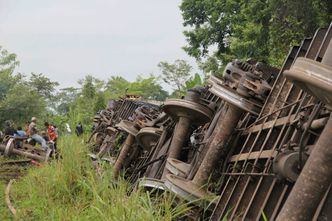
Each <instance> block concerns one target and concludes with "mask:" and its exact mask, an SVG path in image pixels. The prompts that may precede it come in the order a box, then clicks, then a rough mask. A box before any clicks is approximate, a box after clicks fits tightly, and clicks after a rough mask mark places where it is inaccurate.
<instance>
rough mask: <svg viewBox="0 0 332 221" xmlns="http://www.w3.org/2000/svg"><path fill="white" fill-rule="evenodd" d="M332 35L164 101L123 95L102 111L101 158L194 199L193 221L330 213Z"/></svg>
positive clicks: (138, 182) (138, 179)
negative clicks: (275, 63)
mask: <svg viewBox="0 0 332 221" xmlns="http://www.w3.org/2000/svg"><path fill="white" fill-rule="evenodd" d="M331 37H332V29H331V26H330V27H329V28H326V29H319V30H317V32H316V33H315V35H314V37H313V38H306V39H304V40H303V41H302V43H301V45H300V46H295V47H293V48H292V50H291V51H290V52H289V54H288V56H287V58H286V60H285V62H284V64H283V67H282V68H281V69H280V70H278V69H276V68H273V67H271V66H269V65H266V64H263V63H260V62H256V61H248V62H241V61H238V60H235V61H233V62H231V63H229V64H228V65H227V66H226V68H225V72H224V75H223V77H222V78H218V77H216V76H211V77H210V79H209V81H208V85H207V86H206V87H195V88H193V89H191V90H189V91H188V93H187V95H186V96H185V97H183V98H182V99H169V100H167V101H165V103H164V105H163V106H161V107H158V106H155V105H150V104H145V103H141V105H136V106H133V105H134V104H129V103H132V102H134V101H128V100H127V101H121V102H120V103H121V105H119V106H116V105H114V106H113V107H112V108H110V109H109V110H108V112H107V114H106V115H108V117H105V116H102V115H103V114H100V116H98V117H97V118H96V121H97V122H98V125H99V126H97V129H96V130H95V132H96V131H98V130H99V132H98V133H101V134H103V135H100V136H99V138H100V139H97V138H98V137H97V136H96V139H95V141H96V142H97V143H98V147H99V148H97V156H98V155H99V156H103V155H104V154H105V153H108V154H110V155H111V157H112V160H111V162H112V163H113V164H114V167H113V172H114V177H117V176H118V174H119V173H120V172H121V171H123V172H124V173H125V177H126V178H127V179H129V180H130V181H131V182H132V183H133V184H134V185H135V186H140V187H141V188H146V189H157V190H161V191H164V190H167V191H171V192H173V193H175V194H176V195H178V196H179V197H181V198H184V199H186V200H187V201H189V202H191V203H192V204H193V205H194V207H193V212H192V213H190V214H188V218H189V217H190V216H191V218H193V219H210V220H221V219H223V218H227V219H229V220H262V219H263V215H264V216H265V217H266V218H267V219H268V220H329V219H332V212H331V208H332V191H330V186H331V182H332V180H331V179H332V149H331V146H332V143H331V142H332V140H331V139H329V136H331V135H332V130H331V126H332V125H331V121H330V120H329V118H330V111H331V107H332V106H331V103H332V42H331ZM125 103H127V105H129V106H130V105H131V107H132V108H129V106H128V107H127V106H125V105H124V104H125ZM105 113H106V112H105ZM124 113H125V114H126V116H123V117H116V116H120V115H122V114H124ZM104 115H105V114H104ZM101 118H103V119H104V120H100V119H101ZM105 119H106V120H105ZM195 212H196V213H195Z"/></svg>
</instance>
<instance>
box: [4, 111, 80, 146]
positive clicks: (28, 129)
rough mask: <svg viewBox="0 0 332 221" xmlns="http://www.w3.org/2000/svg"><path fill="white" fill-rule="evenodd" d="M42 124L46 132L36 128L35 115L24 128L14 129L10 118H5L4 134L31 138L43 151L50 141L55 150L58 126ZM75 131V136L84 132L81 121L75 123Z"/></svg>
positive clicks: (68, 129)
mask: <svg viewBox="0 0 332 221" xmlns="http://www.w3.org/2000/svg"><path fill="white" fill-rule="evenodd" d="M44 126H45V131H46V133H45V132H44V134H43V133H41V132H40V131H39V130H38V129H37V118H36V117H32V118H31V121H28V122H27V123H26V125H25V128H24V129H23V128H22V127H17V128H16V129H15V128H14V123H13V122H12V121H10V120H7V121H6V122H5V128H4V129H5V130H4V135H9V136H13V137H22V138H31V139H33V140H34V141H35V142H36V143H39V144H40V145H41V147H42V148H43V149H44V150H45V151H48V150H49V146H48V145H47V142H50V143H52V144H53V147H54V149H55V150H56V147H57V146H56V144H57V139H58V128H57V127H56V126H55V125H53V124H50V123H48V122H45V123H44ZM66 126H67V131H68V133H70V132H71V131H70V127H69V125H68V124H66ZM75 133H76V135H77V136H81V135H82V134H83V133H84V130H83V125H82V124H81V122H79V123H78V124H77V125H76V128H75Z"/></svg>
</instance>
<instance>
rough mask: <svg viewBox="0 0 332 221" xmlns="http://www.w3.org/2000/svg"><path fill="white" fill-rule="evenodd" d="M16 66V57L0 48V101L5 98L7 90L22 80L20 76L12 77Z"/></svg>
mask: <svg viewBox="0 0 332 221" xmlns="http://www.w3.org/2000/svg"><path fill="white" fill-rule="evenodd" d="M18 64H19V62H18V61H17V60H16V55H15V54H13V53H9V52H8V51H7V50H5V49H3V48H2V47H1V46H0V101H1V100H3V99H4V98H5V97H6V94H7V92H8V91H9V89H10V88H12V87H13V86H14V85H15V84H16V83H18V82H20V81H21V80H22V78H23V76H22V75H16V76H14V75H13V72H14V69H15V67H16V66H17V65H18Z"/></svg>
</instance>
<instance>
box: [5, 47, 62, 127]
mask: <svg viewBox="0 0 332 221" xmlns="http://www.w3.org/2000/svg"><path fill="white" fill-rule="evenodd" d="M17 65H18V61H16V55H15V54H11V53H9V52H7V51H6V50H4V49H2V48H1V47H0V127H1V126H2V125H3V122H4V121H5V120H13V121H14V123H15V124H16V125H17V126H19V125H20V126H22V125H23V124H24V123H25V122H26V121H27V120H29V119H30V118H31V116H37V117H44V116H45V114H46V106H47V105H46V100H47V97H51V95H52V93H53V92H54V91H55V86H57V85H58V83H57V82H52V81H50V80H49V79H48V78H47V77H45V76H43V75H42V74H38V75H36V74H32V76H31V78H30V80H29V81H28V80H26V79H25V77H24V76H23V75H21V74H16V75H14V69H15V67H16V66H17ZM44 86H46V87H44Z"/></svg>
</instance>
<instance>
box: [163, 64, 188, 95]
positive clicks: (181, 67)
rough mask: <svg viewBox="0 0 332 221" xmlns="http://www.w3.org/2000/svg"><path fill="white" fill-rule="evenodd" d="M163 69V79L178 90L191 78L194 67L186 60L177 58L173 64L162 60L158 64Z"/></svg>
mask: <svg viewBox="0 0 332 221" xmlns="http://www.w3.org/2000/svg"><path fill="white" fill-rule="evenodd" d="M158 67H159V68H160V70H161V79H162V80H163V81H164V82H165V83H166V84H168V85H170V86H172V87H173V88H174V89H176V90H181V87H182V86H183V85H184V84H185V82H186V81H187V80H189V78H190V74H191V73H190V72H191V70H192V67H191V66H190V65H189V64H188V63H187V62H186V61H184V60H176V61H175V62H174V63H173V64H171V63H168V62H165V61H162V62H160V63H159V64H158Z"/></svg>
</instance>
